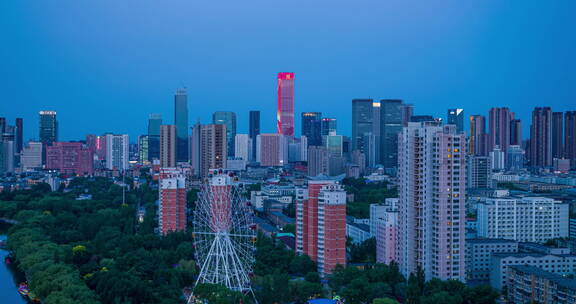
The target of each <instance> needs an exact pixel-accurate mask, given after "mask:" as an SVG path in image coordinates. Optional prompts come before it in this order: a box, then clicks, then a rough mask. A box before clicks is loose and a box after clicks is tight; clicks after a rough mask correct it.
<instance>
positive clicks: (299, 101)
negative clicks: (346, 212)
mask: <svg viewBox="0 0 576 304" xmlns="http://www.w3.org/2000/svg"><path fill="white" fill-rule="evenodd" d="M575 12H576V1H573V0H568V1H502V0H469V1H462V0H454V1H449V0H446V1H407V0H398V1H388V0H375V1H361V0H358V1H318V0H316V1H313V0H307V1H300V0H292V1H271V0H254V1H252V0H247V1H238V0H235V1H200V0H138V1H137V0H2V1H1V2H0V116H5V117H7V118H8V119H9V120H10V123H13V121H14V118H16V117H23V118H24V120H25V137H26V139H28V138H37V137H38V134H37V133H38V132H37V128H38V123H37V120H38V119H37V115H38V114H37V112H38V111H39V110H42V109H46V110H56V111H58V118H59V121H60V137H61V139H63V140H73V139H81V138H83V137H84V135H85V134H88V133H95V134H101V133H103V132H115V133H128V134H130V136H137V135H139V134H143V133H145V132H146V124H147V117H148V114H149V113H161V114H162V116H163V118H164V121H165V123H173V93H174V91H175V90H176V88H177V87H179V86H182V85H185V86H186V87H188V90H189V108H190V114H189V116H190V123H193V122H194V121H196V120H197V119H200V121H201V122H203V123H208V122H209V121H210V119H211V113H212V112H214V111H219V110H229V111H234V112H236V113H237V115H238V131H239V132H242V133H243V132H247V125H248V111H249V110H261V111H262V129H263V131H264V132H272V131H275V129H274V128H275V111H276V79H275V77H276V73H277V72H280V71H291V72H295V73H296V93H295V94H296V117H297V118H296V125H297V127H296V131H297V134H300V119H299V114H300V112H302V111H321V112H322V113H323V115H324V116H329V117H336V118H337V119H338V131H339V133H342V134H345V135H349V134H350V130H351V126H350V123H351V100H352V99H353V98H366V97H369V98H401V99H404V100H405V101H406V102H408V103H412V104H414V105H415V112H416V114H432V115H436V116H441V117H444V116H445V115H446V109H447V108H449V107H462V108H464V109H465V114H466V115H467V116H468V115H469V114H486V113H487V111H488V109H489V108H490V107H492V106H508V107H510V108H511V109H512V110H513V111H515V112H516V113H517V114H518V115H519V116H520V118H521V119H522V120H523V128H524V134H525V135H527V134H528V129H529V119H530V111H531V110H532V108H533V107H534V106H546V105H549V106H552V107H553V110H556V111H565V110H569V109H574V108H576V76H575V75H574V72H575V71H576V33H575V30H576V18H575V17H574V14H575Z"/></svg>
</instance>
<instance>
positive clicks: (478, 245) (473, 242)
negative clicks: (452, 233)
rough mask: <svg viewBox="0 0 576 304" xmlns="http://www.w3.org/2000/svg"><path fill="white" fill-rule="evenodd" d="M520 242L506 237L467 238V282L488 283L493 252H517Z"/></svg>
mask: <svg viewBox="0 0 576 304" xmlns="http://www.w3.org/2000/svg"><path fill="white" fill-rule="evenodd" d="M516 252H518V242H517V241H515V240H505V239H467V240H466V282H467V283H474V284H488V283H489V282H490V266H491V259H492V254H495V253H516Z"/></svg>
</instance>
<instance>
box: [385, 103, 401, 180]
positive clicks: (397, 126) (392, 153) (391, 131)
mask: <svg viewBox="0 0 576 304" xmlns="http://www.w3.org/2000/svg"><path fill="white" fill-rule="evenodd" d="M402 107H403V104H402V100H399V99H382V100H380V163H381V164H382V165H383V166H384V168H386V169H389V168H396V167H397V166H398V134H399V133H400V131H402V127H403V124H404V122H403V121H402Z"/></svg>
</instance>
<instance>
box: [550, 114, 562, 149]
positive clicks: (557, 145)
mask: <svg viewBox="0 0 576 304" xmlns="http://www.w3.org/2000/svg"><path fill="white" fill-rule="evenodd" d="M563 130H564V113H562V112H553V113H552V158H562V157H564V132H563Z"/></svg>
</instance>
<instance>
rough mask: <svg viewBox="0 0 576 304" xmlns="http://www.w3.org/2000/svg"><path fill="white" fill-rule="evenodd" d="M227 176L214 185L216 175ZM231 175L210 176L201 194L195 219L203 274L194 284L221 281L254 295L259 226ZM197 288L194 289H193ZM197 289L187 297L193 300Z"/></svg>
mask: <svg viewBox="0 0 576 304" xmlns="http://www.w3.org/2000/svg"><path fill="white" fill-rule="evenodd" d="M218 177H221V178H224V179H226V180H227V181H228V182H226V183H225V185H214V184H213V183H212V181H213V180H212V179H213V178H218ZM231 180H232V178H231V177H229V176H227V175H225V174H220V175H219V176H216V177H212V178H209V179H208V180H207V181H206V182H205V183H204V184H203V185H202V186H201V191H200V193H199V194H198V200H197V202H196V209H195V211H194V219H193V237H194V249H195V255H196V262H197V263H198V265H199V266H200V274H199V275H198V278H197V280H196V283H195V284H194V288H196V286H198V284H202V283H210V284H220V285H223V286H225V287H227V288H228V289H230V290H233V291H239V292H242V293H244V294H251V295H252V297H253V298H254V300H255V301H256V298H255V296H254V292H253V291H252V287H251V281H250V277H251V275H252V266H253V264H254V251H255V246H254V243H255V241H256V233H255V230H256V225H255V224H254V221H253V212H252V208H251V207H250V206H249V203H248V202H247V201H246V199H245V198H244V196H243V195H242V193H241V190H240V189H239V187H238V185H237V184H236V183H234V182H230V181H231ZM193 291H194V289H193ZM193 299H194V292H192V294H191V295H190V297H189V298H188V302H187V303H188V304H190V303H192V301H193Z"/></svg>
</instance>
